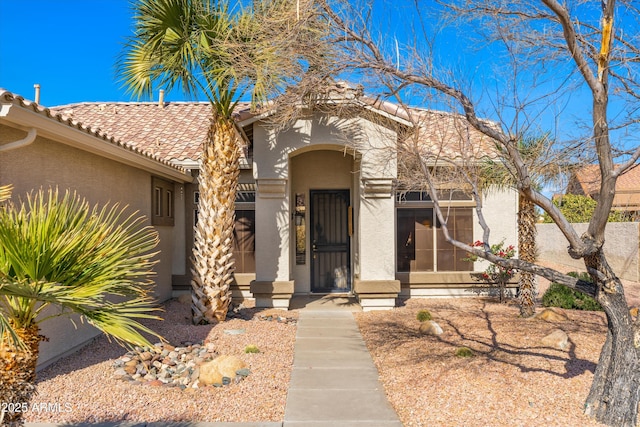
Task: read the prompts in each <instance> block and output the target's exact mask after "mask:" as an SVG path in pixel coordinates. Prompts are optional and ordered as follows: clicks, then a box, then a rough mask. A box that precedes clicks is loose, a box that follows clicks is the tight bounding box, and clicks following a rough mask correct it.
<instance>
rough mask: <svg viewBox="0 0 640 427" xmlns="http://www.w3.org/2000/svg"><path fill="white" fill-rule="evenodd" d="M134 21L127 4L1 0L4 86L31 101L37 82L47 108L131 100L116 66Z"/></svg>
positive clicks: (119, 0)
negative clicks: (119, 77)
mask: <svg viewBox="0 0 640 427" xmlns="http://www.w3.org/2000/svg"><path fill="white" fill-rule="evenodd" d="M131 16H132V13H131V10H130V6H129V3H128V1H127V0H0V19H1V20H2V25H0V87H2V88H5V89H7V90H9V91H11V92H14V93H17V94H19V95H22V96H24V97H25V98H27V99H33V97H34V89H33V85H34V84H35V83H38V84H40V86H41V97H40V102H41V104H43V105H46V106H54V105H62V104H69V103H73V102H83V101H127V100H130V99H131V98H130V96H129V95H126V94H125V91H124V90H122V89H121V88H120V84H119V83H118V82H117V78H116V73H115V62H116V60H117V58H118V55H119V53H120V51H121V48H122V43H123V41H124V39H125V37H127V36H129V35H132V18H131ZM177 95H179V93H177V92H176V93H175V94H172V95H171V96H170V97H168V100H176V96H177ZM171 97H173V98H171Z"/></svg>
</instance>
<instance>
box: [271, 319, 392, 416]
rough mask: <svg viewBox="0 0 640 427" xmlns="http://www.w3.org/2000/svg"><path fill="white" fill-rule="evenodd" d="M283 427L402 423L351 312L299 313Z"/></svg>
mask: <svg viewBox="0 0 640 427" xmlns="http://www.w3.org/2000/svg"><path fill="white" fill-rule="evenodd" d="M283 425H284V427H302V426H310V427H321V426H345V427H349V426H372V427H373V426H380V427H387V426H388V427H391V426H394V427H396V426H397V427H402V423H400V420H399V419H398V416H397V415H396V413H395V411H394V410H393V408H392V407H391V404H390V403H389V401H388V400H387V398H386V396H385V394H384V390H383V388H382V384H380V381H379V380H378V371H377V369H376V368H375V366H374V364H373V360H372V359H371V355H370V354H369V351H368V350H367V347H366V346H365V344H364V341H363V340H362V336H361V335H360V331H359V330H358V326H357V325H356V322H355V320H354V318H353V314H352V313H351V311H345V310H319V309H312V308H311V307H309V308H305V309H303V310H301V311H300V319H299V320H298V332H297V335H296V343H295V356H294V361H293V371H292V373H291V382H290V383H289V394H288V395H287V405H286V409H285V414H284V424H283Z"/></svg>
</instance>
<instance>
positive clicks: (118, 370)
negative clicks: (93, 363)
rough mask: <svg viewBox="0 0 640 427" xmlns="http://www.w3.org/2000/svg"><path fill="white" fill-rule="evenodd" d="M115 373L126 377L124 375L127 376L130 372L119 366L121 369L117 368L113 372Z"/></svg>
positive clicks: (117, 375)
mask: <svg viewBox="0 0 640 427" xmlns="http://www.w3.org/2000/svg"><path fill="white" fill-rule="evenodd" d="M113 375H115V376H116V377H124V376H126V375H128V374H127V371H125V370H124V369H122V368H119V369H116V370H115V372H114V373H113Z"/></svg>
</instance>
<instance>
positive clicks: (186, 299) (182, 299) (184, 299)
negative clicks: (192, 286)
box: [178, 293, 191, 305]
mask: <svg viewBox="0 0 640 427" xmlns="http://www.w3.org/2000/svg"><path fill="white" fill-rule="evenodd" d="M178 302H179V303H180V304H185V305H186V304H191V293H186V294H180V295H179V296H178Z"/></svg>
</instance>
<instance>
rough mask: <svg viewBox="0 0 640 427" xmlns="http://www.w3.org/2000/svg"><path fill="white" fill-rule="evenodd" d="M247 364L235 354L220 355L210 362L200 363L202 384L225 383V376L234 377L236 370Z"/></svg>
mask: <svg viewBox="0 0 640 427" xmlns="http://www.w3.org/2000/svg"><path fill="white" fill-rule="evenodd" d="M246 367H247V365H246V364H245V363H244V362H243V361H242V360H240V359H239V358H237V357H234V356H224V355H223V356H218V357H217V358H215V359H213V360H212V361H210V362H205V363H203V364H202V365H200V376H199V378H198V379H199V380H200V384H203V385H214V384H223V377H227V378H230V379H233V378H235V377H236V372H237V371H239V370H241V369H244V368H246Z"/></svg>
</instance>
